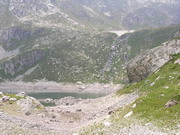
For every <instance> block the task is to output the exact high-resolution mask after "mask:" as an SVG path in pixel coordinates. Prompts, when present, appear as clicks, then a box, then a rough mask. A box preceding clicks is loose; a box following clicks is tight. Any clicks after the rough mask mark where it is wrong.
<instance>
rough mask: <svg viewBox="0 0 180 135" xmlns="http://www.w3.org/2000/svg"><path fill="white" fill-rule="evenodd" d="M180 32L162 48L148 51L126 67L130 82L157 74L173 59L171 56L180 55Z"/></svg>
mask: <svg viewBox="0 0 180 135" xmlns="http://www.w3.org/2000/svg"><path fill="white" fill-rule="evenodd" d="M179 37H180V32H179V31H178V32H177V33H176V34H175V36H174V37H173V39H171V40H169V41H167V42H165V43H163V44H162V45H161V46H159V47H156V48H153V49H151V50H147V51H146V52H144V53H142V54H140V55H139V56H137V57H135V58H134V59H132V60H131V61H130V62H129V63H128V64H127V67H126V70H127V74H128V78H129V81H130V82H138V81H141V80H142V79H144V78H146V77H147V76H148V75H149V74H151V73H153V72H155V71H156V70H158V69H159V68H160V67H162V66H163V65H164V64H165V63H166V62H168V61H169V60H170V59H171V55H173V54H178V53H180V38H179Z"/></svg>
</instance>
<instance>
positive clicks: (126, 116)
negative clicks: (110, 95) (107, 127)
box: [124, 111, 133, 118]
mask: <svg viewBox="0 0 180 135" xmlns="http://www.w3.org/2000/svg"><path fill="white" fill-rule="evenodd" d="M132 114H133V111H131V112H129V113H127V114H126V115H125V116H124V118H128V117H129V116H131V115H132Z"/></svg>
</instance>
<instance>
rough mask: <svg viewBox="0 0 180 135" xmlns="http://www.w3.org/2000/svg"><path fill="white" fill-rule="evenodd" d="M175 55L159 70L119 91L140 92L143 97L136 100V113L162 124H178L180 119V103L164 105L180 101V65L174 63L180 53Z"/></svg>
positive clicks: (120, 93) (179, 56) (121, 92)
mask: <svg viewBox="0 0 180 135" xmlns="http://www.w3.org/2000/svg"><path fill="white" fill-rule="evenodd" d="M173 57H174V58H173V59H172V60H171V61H170V62H168V63H167V64H165V65H164V66H163V67H162V68H161V69H160V70H159V71H158V72H156V73H154V74H152V75H150V76H149V77H148V78H146V79H145V80H142V81H141V82H138V83H135V84H130V85H128V86H126V87H125V88H124V89H123V90H120V91H118V92H117V95H122V94H127V93H132V92H134V91H137V92H139V94H140V95H141V97H140V98H139V99H138V100H137V101H136V103H137V107H136V108H135V109H134V110H133V111H134V114H135V115H136V116H138V117H139V118H145V119H147V120H150V121H154V122H156V124H157V125H161V126H165V125H166V126H172V125H176V124H177V119H180V104H177V105H175V106H173V107H170V108H165V107H164V105H165V104H166V103H167V102H168V101H169V100H171V99H175V100H177V101H179V102H180V84H179V83H180V65H178V64H174V62H175V60H177V59H180V54H178V55H175V56H173ZM153 84H154V85H153Z"/></svg>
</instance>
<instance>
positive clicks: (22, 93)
mask: <svg viewBox="0 0 180 135" xmlns="http://www.w3.org/2000/svg"><path fill="white" fill-rule="evenodd" d="M16 96H17V97H22V98H25V97H26V96H27V94H26V93H25V92H20V93H18V94H16Z"/></svg>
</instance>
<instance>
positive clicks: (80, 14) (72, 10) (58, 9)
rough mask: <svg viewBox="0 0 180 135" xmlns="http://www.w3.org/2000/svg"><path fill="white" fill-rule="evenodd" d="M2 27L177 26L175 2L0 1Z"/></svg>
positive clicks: (118, 0)
mask: <svg viewBox="0 0 180 135" xmlns="http://www.w3.org/2000/svg"><path fill="white" fill-rule="evenodd" d="M0 5H1V7H2V8H1V11H2V12H1V13H0V20H1V25H0V28H2V27H9V26H12V25H16V24H17V23H20V24H21V23H23V24H33V26H40V27H42V26H43V27H57V28H67V29H77V28H78V29H79V28H81V29H84V28H90V29H142V28H147V27H148V28H151V27H153V28H154V27H159V26H162V25H163V26H167V25H170V24H178V23H180V19H179V18H180V15H179V9H180V1H179V0H157V1H154V0H146V1H141V0H114V1H111V0H39V1H36V0H31V1H21V0H1V1H0Z"/></svg>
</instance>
